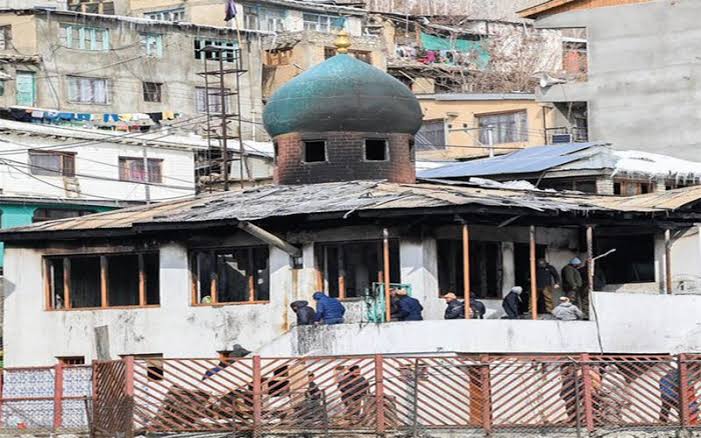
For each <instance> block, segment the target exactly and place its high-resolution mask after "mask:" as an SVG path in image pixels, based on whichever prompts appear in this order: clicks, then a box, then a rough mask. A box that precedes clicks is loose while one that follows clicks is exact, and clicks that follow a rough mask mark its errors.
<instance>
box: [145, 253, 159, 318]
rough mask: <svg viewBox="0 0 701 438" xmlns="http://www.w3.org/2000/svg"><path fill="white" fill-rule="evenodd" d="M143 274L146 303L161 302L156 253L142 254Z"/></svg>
mask: <svg viewBox="0 0 701 438" xmlns="http://www.w3.org/2000/svg"><path fill="white" fill-rule="evenodd" d="M143 257H144V275H145V276H146V304H149V305H154V304H161V293H160V284H161V283H160V278H159V270H160V265H159V259H158V253H151V254H144V255H143Z"/></svg>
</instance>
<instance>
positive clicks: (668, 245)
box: [664, 230, 672, 294]
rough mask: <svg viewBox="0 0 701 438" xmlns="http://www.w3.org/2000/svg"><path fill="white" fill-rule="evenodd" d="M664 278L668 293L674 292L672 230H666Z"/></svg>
mask: <svg viewBox="0 0 701 438" xmlns="http://www.w3.org/2000/svg"><path fill="white" fill-rule="evenodd" d="M664 279H665V289H666V291H667V294H671V293H672V232H671V231H670V230H665V231H664Z"/></svg>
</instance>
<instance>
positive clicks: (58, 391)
mask: <svg viewBox="0 0 701 438" xmlns="http://www.w3.org/2000/svg"><path fill="white" fill-rule="evenodd" d="M62 425H63V363H61V362H59V363H58V364H56V366H55V367H54V427H53V430H54V432H55V431H57V430H58V429H60V428H61V426H62Z"/></svg>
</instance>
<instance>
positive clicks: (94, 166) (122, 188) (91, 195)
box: [0, 132, 195, 201]
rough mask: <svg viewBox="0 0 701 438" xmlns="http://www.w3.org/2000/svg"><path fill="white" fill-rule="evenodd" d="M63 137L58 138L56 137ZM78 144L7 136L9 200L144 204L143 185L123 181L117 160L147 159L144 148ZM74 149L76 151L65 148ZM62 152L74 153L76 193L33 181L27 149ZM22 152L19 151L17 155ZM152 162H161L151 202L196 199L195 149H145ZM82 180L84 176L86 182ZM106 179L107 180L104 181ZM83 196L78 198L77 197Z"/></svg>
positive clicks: (1, 178) (60, 180)
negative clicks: (34, 198)
mask: <svg viewBox="0 0 701 438" xmlns="http://www.w3.org/2000/svg"><path fill="white" fill-rule="evenodd" d="M60 134H61V133H60V132H58V135H60ZM76 143H83V142H81V141H76V140H75V139H69V140H65V141H61V140H56V139H52V138H50V137H43V136H37V137H34V136H27V137H18V136H8V137H5V141H3V142H0V153H3V157H4V158H6V159H7V160H12V161H10V164H12V166H10V165H6V166H2V167H1V168H0V184H1V186H2V189H3V194H5V195H30V196H47V197H62V198H63V197H68V198H84V199H100V198H108V199H118V200H125V201H144V200H146V189H145V188H146V186H145V185H144V184H138V183H132V182H127V181H119V157H120V156H122V157H132V158H138V157H142V156H143V150H144V147H143V146H137V145H126V144H117V143H108V142H99V141H98V142H95V143H88V144H76ZM63 145H73V146H63ZM47 146H56V147H61V150H62V151H65V152H74V153H75V154H76V156H75V172H76V178H74V180H75V181H77V182H78V187H79V188H78V189H76V188H75V187H74V186H72V185H70V186H68V188H69V189H70V190H66V186H65V185H64V179H65V178H64V177H62V176H39V175H29V174H30V171H29V167H28V166H29V153H28V152H27V149H32V148H40V149H41V148H46V147H47ZM18 150H19V151H18ZM146 151H147V152H146V153H147V156H148V157H149V158H157V159H161V160H163V164H162V174H163V183H162V184H152V185H150V192H151V193H150V196H151V200H153V201H158V200H164V199H169V198H174V197H180V196H188V195H194V194H195V174H194V171H193V169H194V160H195V159H194V151H193V150H192V149H185V148H183V149H170V148H168V149H167V148H161V147H153V146H147V147H146ZM83 175H84V176H83ZM101 178H103V179H101ZM75 192H80V193H75Z"/></svg>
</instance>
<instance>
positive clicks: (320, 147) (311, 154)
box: [304, 140, 326, 163]
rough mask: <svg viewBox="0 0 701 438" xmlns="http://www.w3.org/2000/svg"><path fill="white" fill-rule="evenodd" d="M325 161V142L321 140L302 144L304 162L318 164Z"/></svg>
mask: <svg viewBox="0 0 701 438" xmlns="http://www.w3.org/2000/svg"><path fill="white" fill-rule="evenodd" d="M324 161H326V142H325V141H321V140H313V141H305V142H304V162H305V163H320V162H324Z"/></svg>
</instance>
